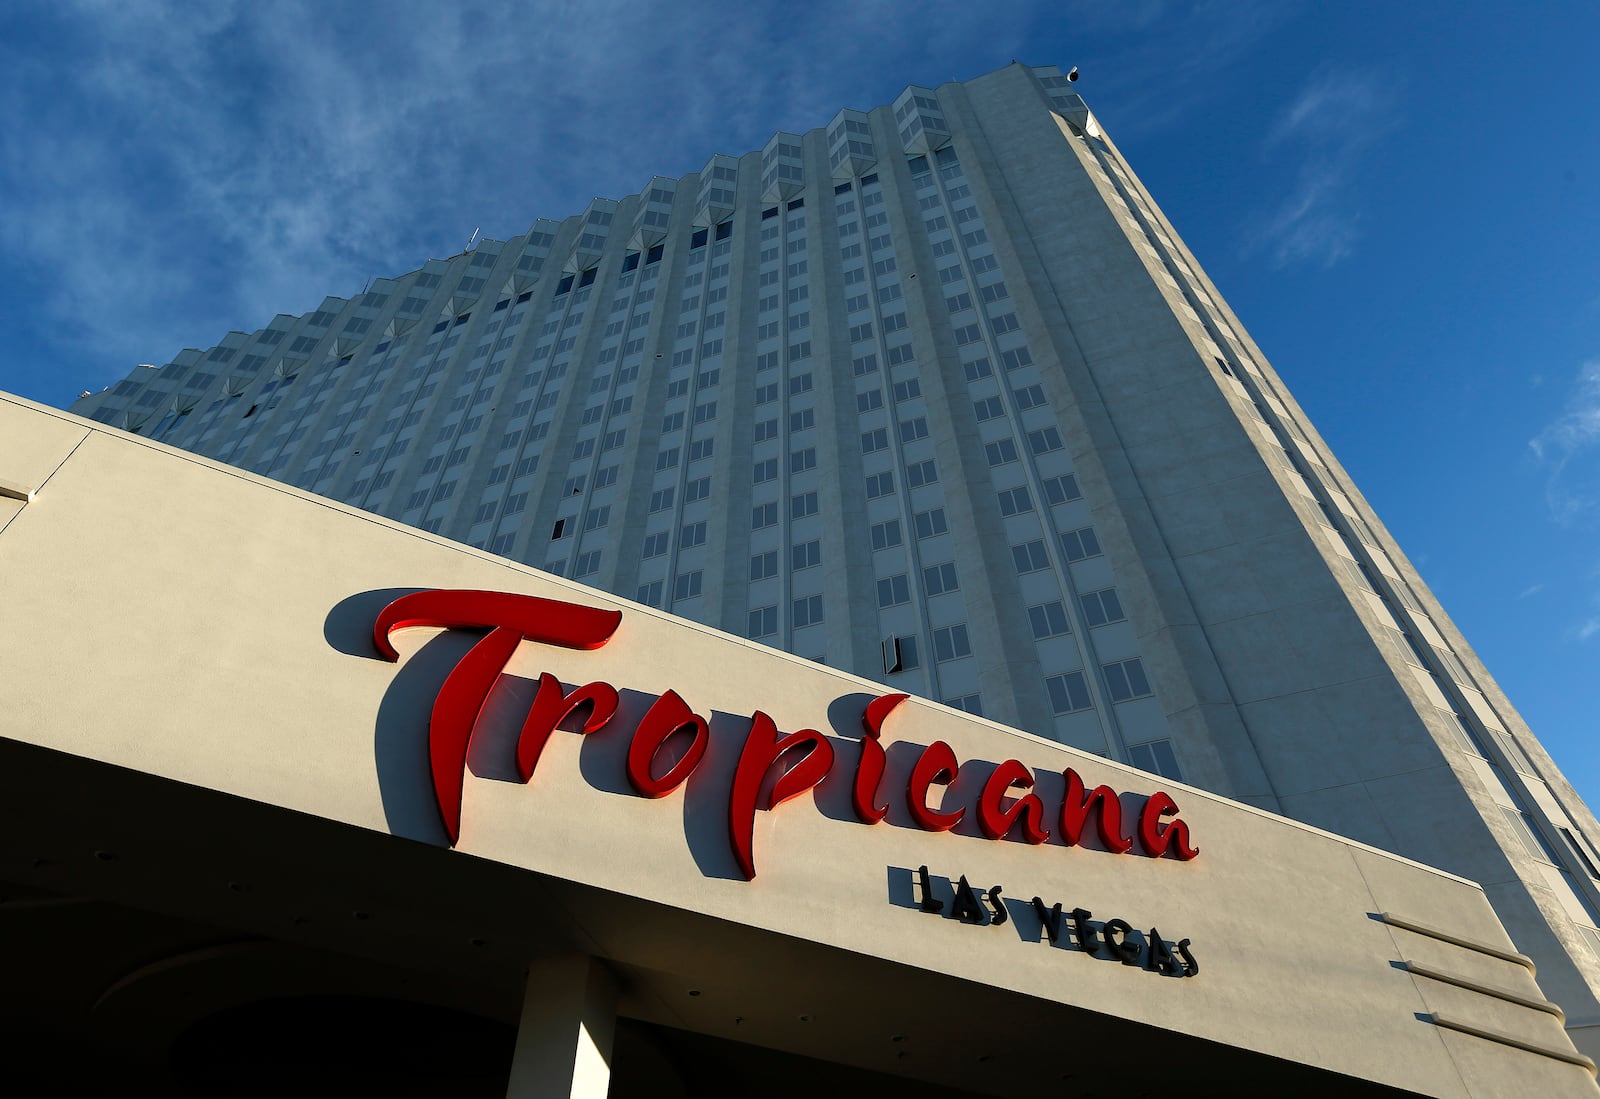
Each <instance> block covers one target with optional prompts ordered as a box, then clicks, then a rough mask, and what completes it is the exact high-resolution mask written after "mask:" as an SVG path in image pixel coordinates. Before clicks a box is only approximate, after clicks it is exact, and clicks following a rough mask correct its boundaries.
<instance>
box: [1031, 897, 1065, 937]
mask: <svg viewBox="0 0 1600 1099" xmlns="http://www.w3.org/2000/svg"><path fill="white" fill-rule="evenodd" d="M1033 910H1034V911H1035V912H1037V913H1038V914H1039V922H1040V923H1042V924H1043V925H1044V933H1045V934H1046V935H1048V936H1050V941H1051V942H1052V943H1054V942H1060V941H1061V905H1060V904H1059V903H1058V904H1054V905H1052V906H1051V907H1049V908H1046V907H1045V906H1044V901H1042V900H1040V899H1039V898H1038V897H1035V898H1033Z"/></svg>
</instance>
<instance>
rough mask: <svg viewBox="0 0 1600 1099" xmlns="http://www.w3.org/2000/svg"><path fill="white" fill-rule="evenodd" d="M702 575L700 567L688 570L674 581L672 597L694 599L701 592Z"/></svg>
mask: <svg viewBox="0 0 1600 1099" xmlns="http://www.w3.org/2000/svg"><path fill="white" fill-rule="evenodd" d="M701 581H702V576H701V572H700V570H699V569H696V570H695V571H694V572H686V573H684V574H682V575H681V576H679V577H677V578H676V579H675V580H673V581H672V598H673V599H674V600H679V599H693V598H695V597H696V596H698V595H699V594H700V588H701Z"/></svg>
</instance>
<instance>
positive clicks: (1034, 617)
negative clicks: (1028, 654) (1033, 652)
mask: <svg viewBox="0 0 1600 1099" xmlns="http://www.w3.org/2000/svg"><path fill="white" fill-rule="evenodd" d="M1028 624H1029V625H1030V626H1032V627H1033V639H1034V640H1035V641H1043V640H1044V639H1045V638H1047V637H1060V636H1061V635H1062V634H1064V633H1071V632H1072V627H1071V626H1069V625H1068V624H1067V608H1066V607H1065V606H1063V605H1062V603H1061V600H1059V599H1056V600H1052V601H1051V602H1049V603H1040V604H1039V605H1038V606H1037V607H1029V608H1028Z"/></svg>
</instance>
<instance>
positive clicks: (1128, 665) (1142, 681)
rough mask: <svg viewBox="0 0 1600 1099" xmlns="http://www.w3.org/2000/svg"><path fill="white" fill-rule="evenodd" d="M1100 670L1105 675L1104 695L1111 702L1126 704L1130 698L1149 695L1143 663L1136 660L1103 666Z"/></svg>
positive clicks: (1119, 661) (1148, 682)
mask: <svg viewBox="0 0 1600 1099" xmlns="http://www.w3.org/2000/svg"><path fill="white" fill-rule="evenodd" d="M1100 670H1101V671H1102V672H1103V673H1105V677H1106V693H1107V694H1109V695H1110V696H1111V701H1113V702H1126V701H1127V700H1128V699H1130V698H1143V697H1144V696H1146V695H1148V694H1150V681H1149V680H1148V679H1146V678H1145V674H1144V662H1143V661H1141V660H1139V659H1138V658H1135V659H1133V660H1118V661H1115V662H1113V663H1111V664H1104V665H1101V668H1100Z"/></svg>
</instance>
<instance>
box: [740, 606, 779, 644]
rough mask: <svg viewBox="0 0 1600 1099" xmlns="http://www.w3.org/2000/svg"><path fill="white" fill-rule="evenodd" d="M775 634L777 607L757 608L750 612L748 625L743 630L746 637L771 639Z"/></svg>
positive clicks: (776, 630)
mask: <svg viewBox="0 0 1600 1099" xmlns="http://www.w3.org/2000/svg"><path fill="white" fill-rule="evenodd" d="M777 632H778V608H777V607H758V608H756V609H755V610H753V611H751V612H750V624H749V625H748V626H747V627H746V628H745V636H746V637H750V638H757V637H771V636H772V635H773V634H775V633H777Z"/></svg>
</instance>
